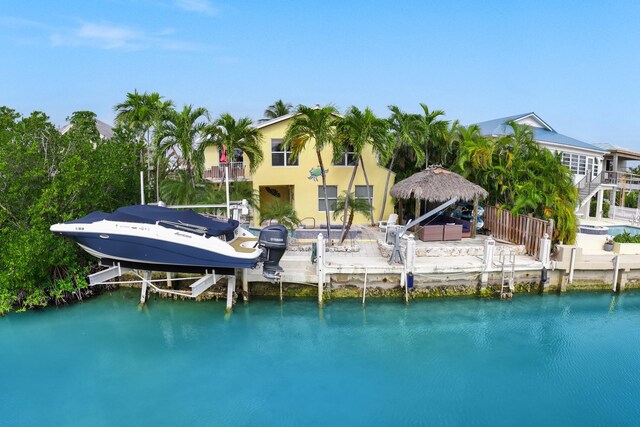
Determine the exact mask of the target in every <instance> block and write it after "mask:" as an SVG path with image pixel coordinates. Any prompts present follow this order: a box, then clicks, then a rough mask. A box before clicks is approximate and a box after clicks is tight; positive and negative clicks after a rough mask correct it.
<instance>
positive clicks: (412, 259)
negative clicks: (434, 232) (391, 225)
mask: <svg viewBox="0 0 640 427" xmlns="http://www.w3.org/2000/svg"><path fill="white" fill-rule="evenodd" d="M404 259H405V260H406V269H407V271H413V270H415V266H416V241H415V240H414V238H413V236H408V237H407V255H406V256H405V257H404Z"/></svg>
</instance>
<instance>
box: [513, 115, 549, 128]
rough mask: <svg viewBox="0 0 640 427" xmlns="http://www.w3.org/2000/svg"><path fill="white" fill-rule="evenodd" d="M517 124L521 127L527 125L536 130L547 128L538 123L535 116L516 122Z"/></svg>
mask: <svg viewBox="0 0 640 427" xmlns="http://www.w3.org/2000/svg"><path fill="white" fill-rule="evenodd" d="M516 123H518V124H519V125H527V126H531V127H534V128H545V126H544V125H543V124H542V123H540V122H539V121H537V120H536V119H535V118H534V117H533V116H529V117H524V118H522V119H518V120H516Z"/></svg>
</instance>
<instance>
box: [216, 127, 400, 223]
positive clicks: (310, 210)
mask: <svg viewBox="0 0 640 427" xmlns="http://www.w3.org/2000/svg"><path fill="white" fill-rule="evenodd" d="M289 122H290V120H283V121H281V122H277V123H273V124H271V125H269V126H265V127H263V128H261V129H260V131H261V132H262V135H263V152H264V162H263V163H262V165H261V166H260V167H259V168H258V169H257V170H256V172H255V173H254V174H253V176H252V178H253V188H254V189H260V188H263V187H267V186H269V187H280V186H291V190H292V191H291V192H290V194H289V195H288V196H289V197H290V198H291V199H292V200H293V204H294V207H295V209H296V213H297V214H298V218H299V219H303V218H307V217H311V218H315V220H316V223H317V224H324V223H325V222H326V218H325V213H324V212H323V211H319V210H318V187H322V178H321V177H317V181H315V180H314V179H312V178H310V173H309V171H310V170H311V169H314V168H317V167H318V158H317V156H316V152H315V150H313V149H312V145H313V141H309V142H308V148H307V149H305V150H304V151H303V152H302V153H301V154H300V157H299V162H298V166H272V164H271V139H280V138H283V137H284V135H285V133H286V130H287V126H288V125H289ZM331 159H332V152H331V148H327V149H325V150H324V151H322V160H323V162H324V164H325V169H328V172H327V186H330V185H335V186H337V187H338V194H342V193H343V192H344V191H346V189H347V186H348V185H349V179H350V177H351V173H352V171H353V166H336V165H333V164H332V162H331ZM216 161H217V158H216ZM362 161H363V162H364V164H365V167H366V169H367V175H368V177H369V185H371V186H373V199H374V203H373V205H374V217H375V218H374V219H376V220H377V216H378V215H379V213H380V209H381V205H382V198H383V193H384V186H385V181H386V178H387V169H385V168H383V167H381V166H379V165H378V164H377V159H376V156H375V154H374V153H373V151H372V150H371V149H370V148H368V149H366V150H365V152H364V153H363V154H362ZM393 175H394V174H393V173H392V176H391V181H390V184H393V177H394V176H393ZM353 185H354V188H355V186H356V185H365V180H364V175H363V173H362V169H361V168H358V173H357V175H356V178H355V181H354V183H353ZM261 192H262V190H261ZM261 200H267V199H266V198H264V199H262V198H261ZM285 201H286V200H285ZM329 209H331V206H329ZM392 212H393V204H392V201H391V197H388V198H387V204H386V207H385V215H386V216H388V215H389V214H390V213H392ZM332 222H335V223H338V222H340V219H336V220H333V219H332ZM367 222H368V221H367V219H366V218H365V217H364V216H362V215H356V216H355V218H354V223H356V224H365V223H367ZM255 223H256V225H259V223H260V220H259V219H256V221H255Z"/></svg>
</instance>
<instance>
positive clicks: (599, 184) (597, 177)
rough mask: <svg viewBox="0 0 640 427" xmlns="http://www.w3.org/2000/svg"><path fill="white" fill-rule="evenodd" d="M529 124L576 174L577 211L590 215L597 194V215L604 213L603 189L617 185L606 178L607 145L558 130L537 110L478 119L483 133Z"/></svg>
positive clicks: (505, 131)
mask: <svg viewBox="0 0 640 427" xmlns="http://www.w3.org/2000/svg"><path fill="white" fill-rule="evenodd" d="M512 121H513V122H515V123H517V124H519V125H527V126H529V127H531V130H532V131H533V138H534V139H535V141H536V142H537V143H538V144H540V146H542V147H544V148H547V149H548V150H550V151H551V152H553V153H561V154H562V163H564V164H565V165H567V166H568V167H569V169H571V171H572V172H573V174H574V177H573V182H574V184H575V185H576V187H577V188H578V192H579V194H580V202H579V206H578V207H577V209H576V211H577V212H581V214H582V216H583V217H588V216H589V205H590V203H589V202H590V200H591V198H592V197H593V196H595V195H597V198H598V208H597V216H598V217H600V216H601V214H602V198H603V192H604V190H607V189H614V188H615V187H616V185H615V183H610V182H605V181H604V180H603V174H602V172H603V170H604V167H603V166H604V158H605V155H607V154H608V151H607V150H606V149H603V148H601V147H598V146H596V145H592V144H589V143H587V142H584V141H580V140H578V139H575V138H571V137H569V136H566V135H563V134H561V133H558V132H556V131H555V130H554V129H553V128H552V127H551V126H549V124H547V122H545V121H544V120H542V119H541V118H540V117H539V116H538V115H537V114H536V113H533V112H531V113H526V114H517V115H515V116H509V117H502V118H500V119H494V120H488V121H486V122H481V123H477V125H478V126H479V127H480V133H481V134H482V135H484V136H495V137H498V136H503V135H509V134H512V133H513V129H512V128H511V126H509V123H510V122H512Z"/></svg>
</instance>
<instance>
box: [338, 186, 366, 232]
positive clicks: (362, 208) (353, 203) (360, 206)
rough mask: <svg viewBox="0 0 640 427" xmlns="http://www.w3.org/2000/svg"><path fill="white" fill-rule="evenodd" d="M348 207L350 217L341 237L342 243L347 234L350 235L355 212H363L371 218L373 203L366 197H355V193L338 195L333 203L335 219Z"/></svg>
mask: <svg viewBox="0 0 640 427" xmlns="http://www.w3.org/2000/svg"><path fill="white" fill-rule="evenodd" d="M347 207H348V209H349V211H348V213H349V217H348V219H347V222H346V227H345V229H344V230H343V231H342V234H341V237H340V243H342V242H344V241H345V239H346V238H347V236H348V235H349V230H351V225H352V224H353V217H354V215H355V213H356V212H357V213H361V214H362V215H364V216H365V217H366V218H367V219H370V218H371V203H369V202H368V201H367V200H365V199H358V198H354V196H353V193H347V192H346V191H345V192H344V194H341V195H340V196H338V200H336V202H335V203H334V204H333V206H332V208H333V219H337V218H338V215H340V213H342V212H344V211H345V209H346V208H347Z"/></svg>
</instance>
